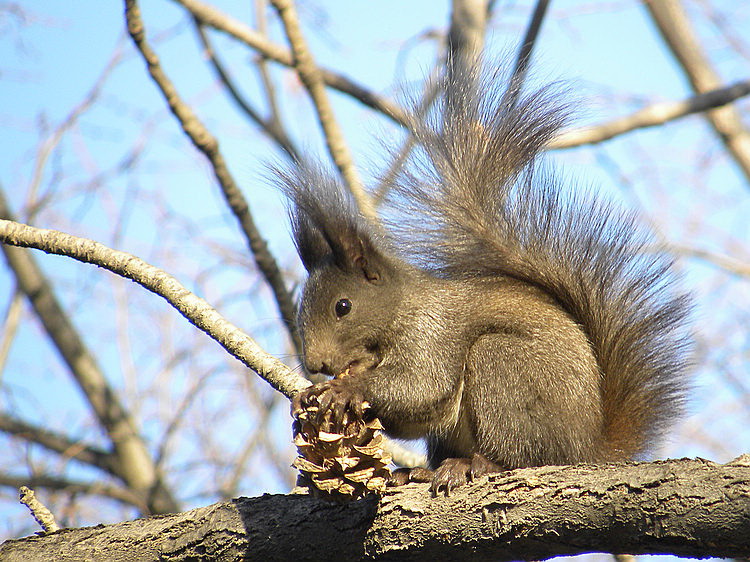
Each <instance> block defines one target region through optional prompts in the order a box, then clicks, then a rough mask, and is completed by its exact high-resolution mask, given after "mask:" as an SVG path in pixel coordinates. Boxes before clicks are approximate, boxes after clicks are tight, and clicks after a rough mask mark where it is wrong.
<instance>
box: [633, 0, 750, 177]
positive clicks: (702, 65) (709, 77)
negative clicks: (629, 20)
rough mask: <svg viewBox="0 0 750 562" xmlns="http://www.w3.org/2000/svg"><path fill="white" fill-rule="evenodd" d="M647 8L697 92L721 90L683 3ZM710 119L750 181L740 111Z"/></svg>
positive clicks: (668, 1) (747, 135)
mask: <svg viewBox="0 0 750 562" xmlns="http://www.w3.org/2000/svg"><path fill="white" fill-rule="evenodd" d="M644 4H645V6H646V8H647V9H648V11H649V12H650V13H651V17H652V19H653V20H654V23H655V24H656V26H657V27H658V29H659V32H660V33H661V35H662V38H663V39H664V41H665V42H666V43H667V45H668V46H669V48H670V49H671V50H672V54H673V55H674V56H675V58H676V59H677V60H678V62H679V63H680V65H681V66H682V69H683V70H684V72H685V74H686V76H687V77H688V79H689V80H690V84H691V85H692V87H693V90H695V91H696V92H699V93H703V92H707V91H710V90H713V89H715V88H718V87H720V86H721V84H722V80H721V78H720V77H719V75H718V74H717V73H716V71H714V69H713V68H712V67H711V63H710V62H709V60H708V58H707V57H706V56H705V55H704V54H703V50H702V49H701V45H700V43H699V42H698V39H697V38H696V36H695V33H694V31H693V29H692V28H691V26H690V21H689V20H688V17H687V14H685V10H684V9H683V7H682V5H681V3H680V2H679V0H650V1H648V2H644ZM706 117H707V118H708V120H709V122H710V123H711V125H712V126H713V128H714V130H715V131H716V134H717V135H719V138H720V139H721V141H722V142H723V143H724V145H725V146H726V147H727V150H728V151H729V153H730V154H731V155H732V156H733V157H734V159H735V161H736V162H737V164H738V165H739V166H740V168H741V169H742V172H743V173H744V174H745V177H746V178H747V179H748V180H750V131H748V130H747V129H746V128H745V127H744V126H743V124H742V118H741V117H740V115H739V113H738V111H737V110H736V109H735V108H734V107H724V108H721V109H717V110H713V111H710V112H708V113H707V114H706Z"/></svg>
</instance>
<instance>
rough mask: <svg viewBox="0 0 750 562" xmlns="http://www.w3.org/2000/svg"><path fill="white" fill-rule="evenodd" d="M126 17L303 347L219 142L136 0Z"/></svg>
mask: <svg viewBox="0 0 750 562" xmlns="http://www.w3.org/2000/svg"><path fill="white" fill-rule="evenodd" d="M125 17H126V19H127V24H128V33H130V36H131V37H132V39H133V42H134V43H135V46H136V47H137V48H138V51H139V52H140V53H141V56H142V57H143V60H144V62H145V63H146V66H147V67H148V71H149V74H150V75H151V78H152V79H153V80H154V83H156V85H157V86H158V87H159V90H160V91H161V93H162V95H163V96H164V100H165V101H166V102H167V104H168V105H169V109H170V110H171V111H172V114H173V115H174V116H175V117H176V118H177V120H178V121H179V123H180V126H181V127H182V130H183V131H184V132H185V134H186V135H187V136H188V138H190V140H191V141H192V142H193V145H194V146H195V147H196V148H197V149H198V150H200V151H201V152H202V153H203V154H204V155H205V156H206V158H207V159H208V161H209V162H210V164H211V167H212V169H213V171H214V175H215V176H216V180H217V181H218V182H219V186H220V187H221V193H222V195H223V196H224V199H225V200H226V202H227V205H228V206H229V208H230V209H231V211H232V213H233V214H234V216H235V217H236V218H237V221H238V222H239V224H240V227H241V229H242V232H243V233H244V235H245V238H246V240H247V243H248V246H249V247H250V252H251V254H252V256H253V259H254V260H255V265H256V266H257V267H258V270H259V271H260V272H261V273H262V274H263V277H264V278H265V279H266V281H267V282H268V285H269V286H270V287H271V290H272V291H273V295H274V299H275V302H276V306H277V308H278V310H279V314H280V315H281V318H282V320H283V321H284V325H285V326H286V328H287V330H288V332H289V334H290V337H291V338H292V341H293V342H294V345H295V347H296V348H297V350H298V351H299V350H301V349H302V343H301V341H300V339H299V335H298V334H297V326H296V311H295V308H294V303H293V302H292V297H291V295H290V293H289V291H288V290H287V288H286V284H285V283H284V278H283V276H282V275H281V270H280V269H279V266H278V264H277V263H276V259H275V258H274V257H273V255H272V254H271V252H270V250H269V249H268V244H267V243H266V241H265V240H264V239H263V237H262V236H261V235H260V232H259V231H258V228H257V226H256V225H255V220H254V219H253V216H252V213H251V212H250V206H249V204H248V202H247V200H246V199H245V197H244V195H243V194H242V191H241V190H240V188H239V187H238V186H237V183H236V182H235V181H234V177H232V174H231V173H230V172H229V168H228V167H227V165H226V162H225V161H224V157H223V156H222V154H221V152H220V151H219V142H218V141H217V140H216V138H215V137H214V136H213V135H211V133H210V132H209V131H208V129H206V127H205V126H204V125H203V123H201V121H200V120H199V119H198V117H197V116H196V115H195V113H193V110H192V109H191V108H190V106H188V105H187V104H186V103H185V102H183V101H182V99H181V98H180V96H179V94H178V93H177V90H176V89H175V87H174V85H173V84H172V82H171V81H170V80H169V78H168V77H167V75H166V74H165V73H164V71H163V70H162V68H161V65H160V63H159V57H158V56H157V55H156V53H155V52H154V50H153V49H152V48H151V46H150V45H149V44H148V42H147V41H146V32H145V29H144V27H143V21H142V20H141V15H140V9H139V8H138V3H137V2H136V0H126V1H125Z"/></svg>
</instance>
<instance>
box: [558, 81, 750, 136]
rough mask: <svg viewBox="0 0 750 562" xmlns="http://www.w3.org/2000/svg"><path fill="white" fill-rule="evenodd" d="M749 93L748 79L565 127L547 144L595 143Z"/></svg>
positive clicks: (705, 108) (706, 109)
mask: <svg viewBox="0 0 750 562" xmlns="http://www.w3.org/2000/svg"><path fill="white" fill-rule="evenodd" d="M748 94H750V80H743V81H742V82H737V83H735V84H732V85H731V86H727V87H725V88H719V89H716V90H711V91H710V92H706V93H704V94H698V95H695V96H693V97H690V98H687V99H685V100H682V101H677V102H664V103H656V104H653V105H650V106H648V107H645V108H643V109H641V110H638V111H636V112H635V113H632V114H630V115H627V116H625V117H620V118H619V119H614V120H612V121H610V122H609V123H603V124H601V125H596V126H594V127H581V128H580V129H573V130H571V131H565V132H563V133H562V135H560V136H559V137H558V138H557V139H555V140H554V141H552V142H551V143H550V145H549V148H550V149H559V148H572V147H575V146H581V145H584V144H596V143H599V142H603V141H606V140H609V139H611V138H613V137H616V136H618V135H622V134H624V133H629V132H630V131H634V130H636V129H645V128H647V127H656V126H658V125H663V124H664V123H667V122H669V121H674V120H676V119H681V118H682V117H687V116H688V115H692V114H694V113H700V112H703V111H708V110H710V109H715V108H717V107H721V106H723V105H726V104H728V103H732V102H733V101H735V100H737V99H739V98H741V97H743V96H747V95H748Z"/></svg>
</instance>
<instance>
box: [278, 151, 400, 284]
mask: <svg viewBox="0 0 750 562" xmlns="http://www.w3.org/2000/svg"><path fill="white" fill-rule="evenodd" d="M274 172H275V175H276V177H277V181H278V183H279V184H280V187H281V189H282V190H283V191H284V193H285V194H286V195H287V197H288V198H289V202H290V205H289V215H290V217H291V223H292V233H293V235H294V242H295V245H296V247H297V252H298V253H299V256H300V258H301V259H302V263H303V264H304V266H305V269H307V271H308V272H310V271H312V270H313V269H315V268H316V267H318V266H319V265H321V264H322V263H324V262H332V263H334V264H336V266H337V267H339V268H340V269H342V270H344V271H349V272H352V273H355V274H361V275H363V276H364V278H365V279H366V280H367V281H370V282H374V283H376V282H379V281H380V280H381V279H382V278H383V277H384V274H385V270H386V268H387V267H388V264H389V260H388V259H387V257H386V255H387V251H386V250H384V247H385V245H386V243H385V241H384V240H382V239H381V237H380V236H379V235H376V234H375V232H376V230H375V228H373V226H372V224H371V223H370V222H369V220H368V219H366V218H365V217H363V216H362V215H361V214H360V213H359V210H358V208H357V205H356V203H355V202H354V199H353V198H352V196H351V195H350V194H349V192H348V191H347V190H346V188H345V187H344V186H342V185H341V184H340V183H339V182H338V181H337V180H336V179H335V178H334V177H332V176H331V175H330V174H329V173H327V172H326V171H325V170H323V169H321V168H320V167H317V166H314V165H312V164H309V163H298V164H297V166H295V167H294V168H286V169H279V168H276V169H275V170H274Z"/></svg>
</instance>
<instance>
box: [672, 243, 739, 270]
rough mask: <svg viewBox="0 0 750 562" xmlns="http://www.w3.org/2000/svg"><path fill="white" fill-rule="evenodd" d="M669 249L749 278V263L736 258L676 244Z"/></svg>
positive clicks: (674, 252)
mask: <svg viewBox="0 0 750 562" xmlns="http://www.w3.org/2000/svg"><path fill="white" fill-rule="evenodd" d="M669 251H670V252H671V253H673V254H677V255H682V256H686V257H689V258H697V259H700V260H703V261H705V262H708V263H710V264H711V265H714V266H716V267H719V268H721V269H723V270H724V271H726V272H728V273H731V274H732V275H738V276H740V277H748V278H750V263H743V262H741V261H739V260H737V259H736V258H733V257H730V256H723V255H721V254H717V253H716V252H709V251H707V250H701V249H700V248H691V247H688V246H681V245H678V244H670V245H669Z"/></svg>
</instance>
